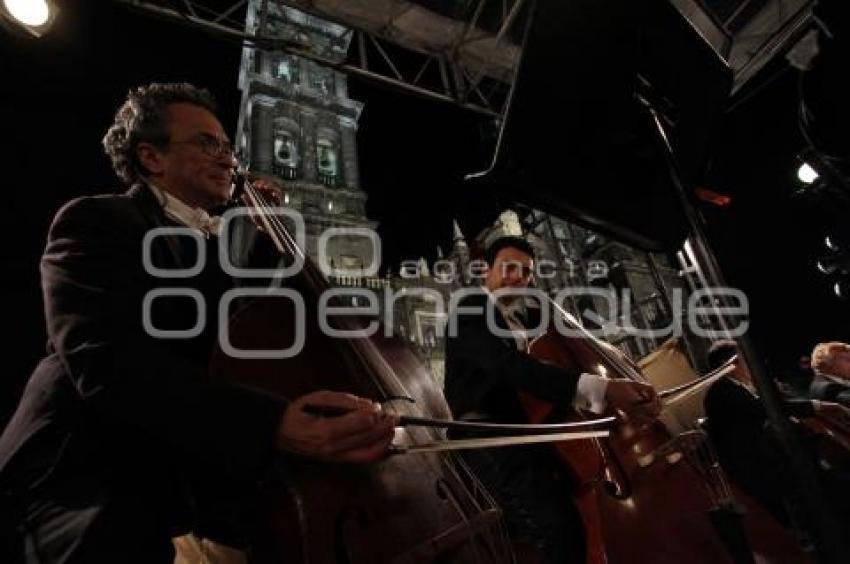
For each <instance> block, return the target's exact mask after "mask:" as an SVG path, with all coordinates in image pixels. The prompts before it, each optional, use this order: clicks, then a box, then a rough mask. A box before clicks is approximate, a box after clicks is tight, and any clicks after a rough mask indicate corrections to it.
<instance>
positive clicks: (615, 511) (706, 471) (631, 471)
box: [521, 301, 809, 564]
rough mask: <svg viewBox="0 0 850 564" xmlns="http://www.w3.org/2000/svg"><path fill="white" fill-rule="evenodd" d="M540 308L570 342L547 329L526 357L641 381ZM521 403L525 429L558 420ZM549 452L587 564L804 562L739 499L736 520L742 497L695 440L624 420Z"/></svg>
mask: <svg viewBox="0 0 850 564" xmlns="http://www.w3.org/2000/svg"><path fill="white" fill-rule="evenodd" d="M541 307H551V308H552V311H553V312H554V315H557V316H558V319H559V320H560V321H561V322H563V324H564V326H566V327H567V328H568V329H569V330H570V333H569V336H566V335H564V334H563V332H562V331H558V328H557V327H555V325H554V322H553V323H552V324H550V326H549V327H548V329H547V330H546V331H545V332H544V333H542V334H541V335H540V336H538V337H537V338H536V339H534V340H532V341H531V342H530V343H529V354H531V355H532V356H534V357H535V358H537V359H538V360H541V361H543V362H548V363H552V364H555V365H558V366H561V367H563V368H566V369H570V370H571V371H573V372H575V371H578V372H591V373H596V374H602V375H605V376H608V377H611V378H626V379H630V380H634V381H640V382H646V379H645V378H644V376H643V375H642V373H641V371H640V369H639V368H638V367H637V366H635V365H634V364H633V363H632V362H631V361H629V360H628V359H627V358H626V357H625V355H623V354H622V353H621V352H620V351H619V350H617V349H615V348H614V347H613V346H612V345H609V344H608V343H604V342H602V341H600V340H599V339H597V338H596V337H594V336H593V335H591V334H590V333H589V332H588V331H586V330H585V329H584V328H583V327H581V325H580V324H579V323H578V322H577V321H576V320H575V319H574V318H573V317H572V316H571V315H570V314H569V313H568V312H566V311H565V310H563V309H562V308H560V307H559V306H558V305H557V304H555V303H554V302H551V301H550V302H548V303H545V304H541ZM521 399H522V402H523V405H524V407H525V408H526V412H527V414H528V416H529V420H530V421H531V422H532V423H541V422H552V421H553V420H556V419H560V418H563V417H564V416H565V414H563V413H560V412H559V411H558V410H556V409H555V407H554V406H552V405H551V404H548V403H546V402H542V401H540V400H537V399H535V398H533V397H530V396H528V395H525V396H523V397H522V398H521ZM571 415H572V416H573V417H575V416H579V417H580V416H581V415H580V414H571ZM555 449H556V452H557V455H558V457H559V458H560V459H561V460H562V462H563V464H564V465H565V467H566V468H567V469H568V471H569V472H570V473H571V474H572V475H573V477H574V478H575V482H576V484H577V485H576V490H575V491H576V493H575V500H574V501H575V503H576V505H577V506H578V508H579V510H580V512H581V514H582V517H583V519H584V524H585V528H586V532H587V539H588V558H587V562H588V564H600V563H603V562H610V563H611V564H630V563H635V564H638V563H641V564H644V563H658V564H661V563H667V562H689V563H691V564H693V563H703V562H704V563H706V564H709V563H724V562H754V557H753V552H757V553H759V554H761V555H763V556H764V557H766V558H767V559H768V561H770V562H787V563H789V564H791V563H804V562H808V561H809V558H808V557H807V556H806V554H805V553H804V552H803V551H802V550H801V549H800V547H799V546H798V545H797V543H796V542H795V540H794V539H793V538H792V537H791V535H790V534H789V533H788V532H787V531H785V530H784V529H782V528H781V526H780V525H779V524H778V523H776V522H775V521H774V520H773V518H772V517H770V516H769V514H767V512H766V511H765V510H763V509H762V508H760V507H759V506H758V505H757V504H755V503H752V502H751V500H749V499H746V501H747V503H746V512H747V514H746V515H743V516H742V515H741V513H740V509H739V507H740V505H738V504H736V503H735V500H736V499H738V500H741V499H745V498H746V496H745V495H743V494H742V493H741V492H739V491H736V489H735V488H734V487H733V486H731V485H730V484H729V483H728V481H727V480H726V478H725V476H724V474H723V471H722V469H721V468H720V467H719V464H718V462H717V460H716V457H715V456H713V453H712V450H711V447H710V444H708V443H707V439H706V437H705V434H704V433H702V432H701V431H696V430H695V431H690V432H686V433H682V434H680V435H677V436H671V434H670V433H669V432H668V431H667V429H666V427H665V426H664V425H663V423H662V422H661V421H659V420H656V421H654V422H652V423H651V424H649V425H637V424H635V423H634V422H632V421H629V420H628V419H627V418H622V419H621V422H620V424H619V425H618V426H617V427H616V428H615V430H614V431H613V432H612V434H611V436H610V437H609V438H605V439H594V441H593V442H590V443H588V442H585V443H583V444H579V443H560V444H557V445H555ZM742 517H743V518H742ZM742 521H744V523H742Z"/></svg>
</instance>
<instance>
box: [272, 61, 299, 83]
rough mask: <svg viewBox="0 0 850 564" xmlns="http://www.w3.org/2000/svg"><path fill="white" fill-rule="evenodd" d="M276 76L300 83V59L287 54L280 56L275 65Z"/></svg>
mask: <svg viewBox="0 0 850 564" xmlns="http://www.w3.org/2000/svg"><path fill="white" fill-rule="evenodd" d="M275 78H277V79H278V80H282V81H284V82H287V83H289V84H298V79H299V72H298V61H296V60H295V59H293V58H292V57H289V56H287V55H284V56H282V57H280V58H278V59H277V64H276V65H275Z"/></svg>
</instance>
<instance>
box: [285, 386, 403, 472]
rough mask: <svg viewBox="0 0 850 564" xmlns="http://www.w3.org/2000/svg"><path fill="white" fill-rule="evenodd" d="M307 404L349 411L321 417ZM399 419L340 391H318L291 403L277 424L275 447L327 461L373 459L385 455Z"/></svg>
mask: <svg viewBox="0 0 850 564" xmlns="http://www.w3.org/2000/svg"><path fill="white" fill-rule="evenodd" d="M307 405H320V406H323V407H327V408H338V409H341V410H346V411H347V410H351V411H348V412H346V413H345V414H344V415H340V416H338V417H322V416H320V415H316V414H313V413H308V412H307V411H305V410H304V408H305V406H307ZM397 422H398V420H397V418H396V417H395V416H393V415H388V414H386V413H383V412H382V411H381V407H380V405H379V404H376V403H374V402H372V401H370V400H368V399H364V398H360V397H357V396H353V395H351V394H344V393H340V392H329V391H320V392H313V393H310V394H307V395H304V396H301V397H300V398H298V399H297V400H295V401H294V402H292V403H291V404H290V405H289V407H287V409H286V411H285V412H284V414H283V418H282V419H281V421H280V425H279V426H278V433H277V445H276V446H277V448H278V449H281V450H287V451H290V452H293V453H296V454H301V455H304V456H310V457H313V458H319V459H322V460H326V461H329V462H360V463H365V462H373V461H376V460H380V459H381V458H383V457H384V456H386V455H387V449H388V448H389V446H390V443H391V442H392V439H393V435H394V428H395V426H396V424H397Z"/></svg>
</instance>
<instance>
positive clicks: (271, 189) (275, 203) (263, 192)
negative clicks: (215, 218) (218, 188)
mask: <svg viewBox="0 0 850 564" xmlns="http://www.w3.org/2000/svg"><path fill="white" fill-rule="evenodd" d="M251 185H252V186H253V187H254V188H255V189H256V190H257V192H259V193H260V196H262V197H263V199H264V200H265V201H266V202H268V203H269V204H270V205H271V206H272V207H280V194H281V188H280V186H278V185H277V183H275V182H272V181H271V180H267V179H265V178H252V179H251ZM242 203H243V204H245V206H247V207H248V209H249V210H251V214H250V215H251V221H253V222H254V225H256V226H257V228H258V229H259V230H260V231H265V230H266V228H265V225H263V222H262V221H261V220H260V217H259V216H258V215H257V214H256V213H254V212H253V210H254V207H253V206H252V205H251V201H250V200H249V199H248V197H247V195H245V194H242Z"/></svg>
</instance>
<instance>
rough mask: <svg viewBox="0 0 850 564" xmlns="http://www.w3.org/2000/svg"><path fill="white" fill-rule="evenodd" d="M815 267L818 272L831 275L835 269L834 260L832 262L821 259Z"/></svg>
mask: <svg viewBox="0 0 850 564" xmlns="http://www.w3.org/2000/svg"><path fill="white" fill-rule="evenodd" d="M817 267H818V270H820V271H821V272H823V273H824V274H832V273H833V272H835V271H836V269H837V267H836V265H835V260H832V259H830V258H822V259H820V260H818V262H817Z"/></svg>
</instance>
